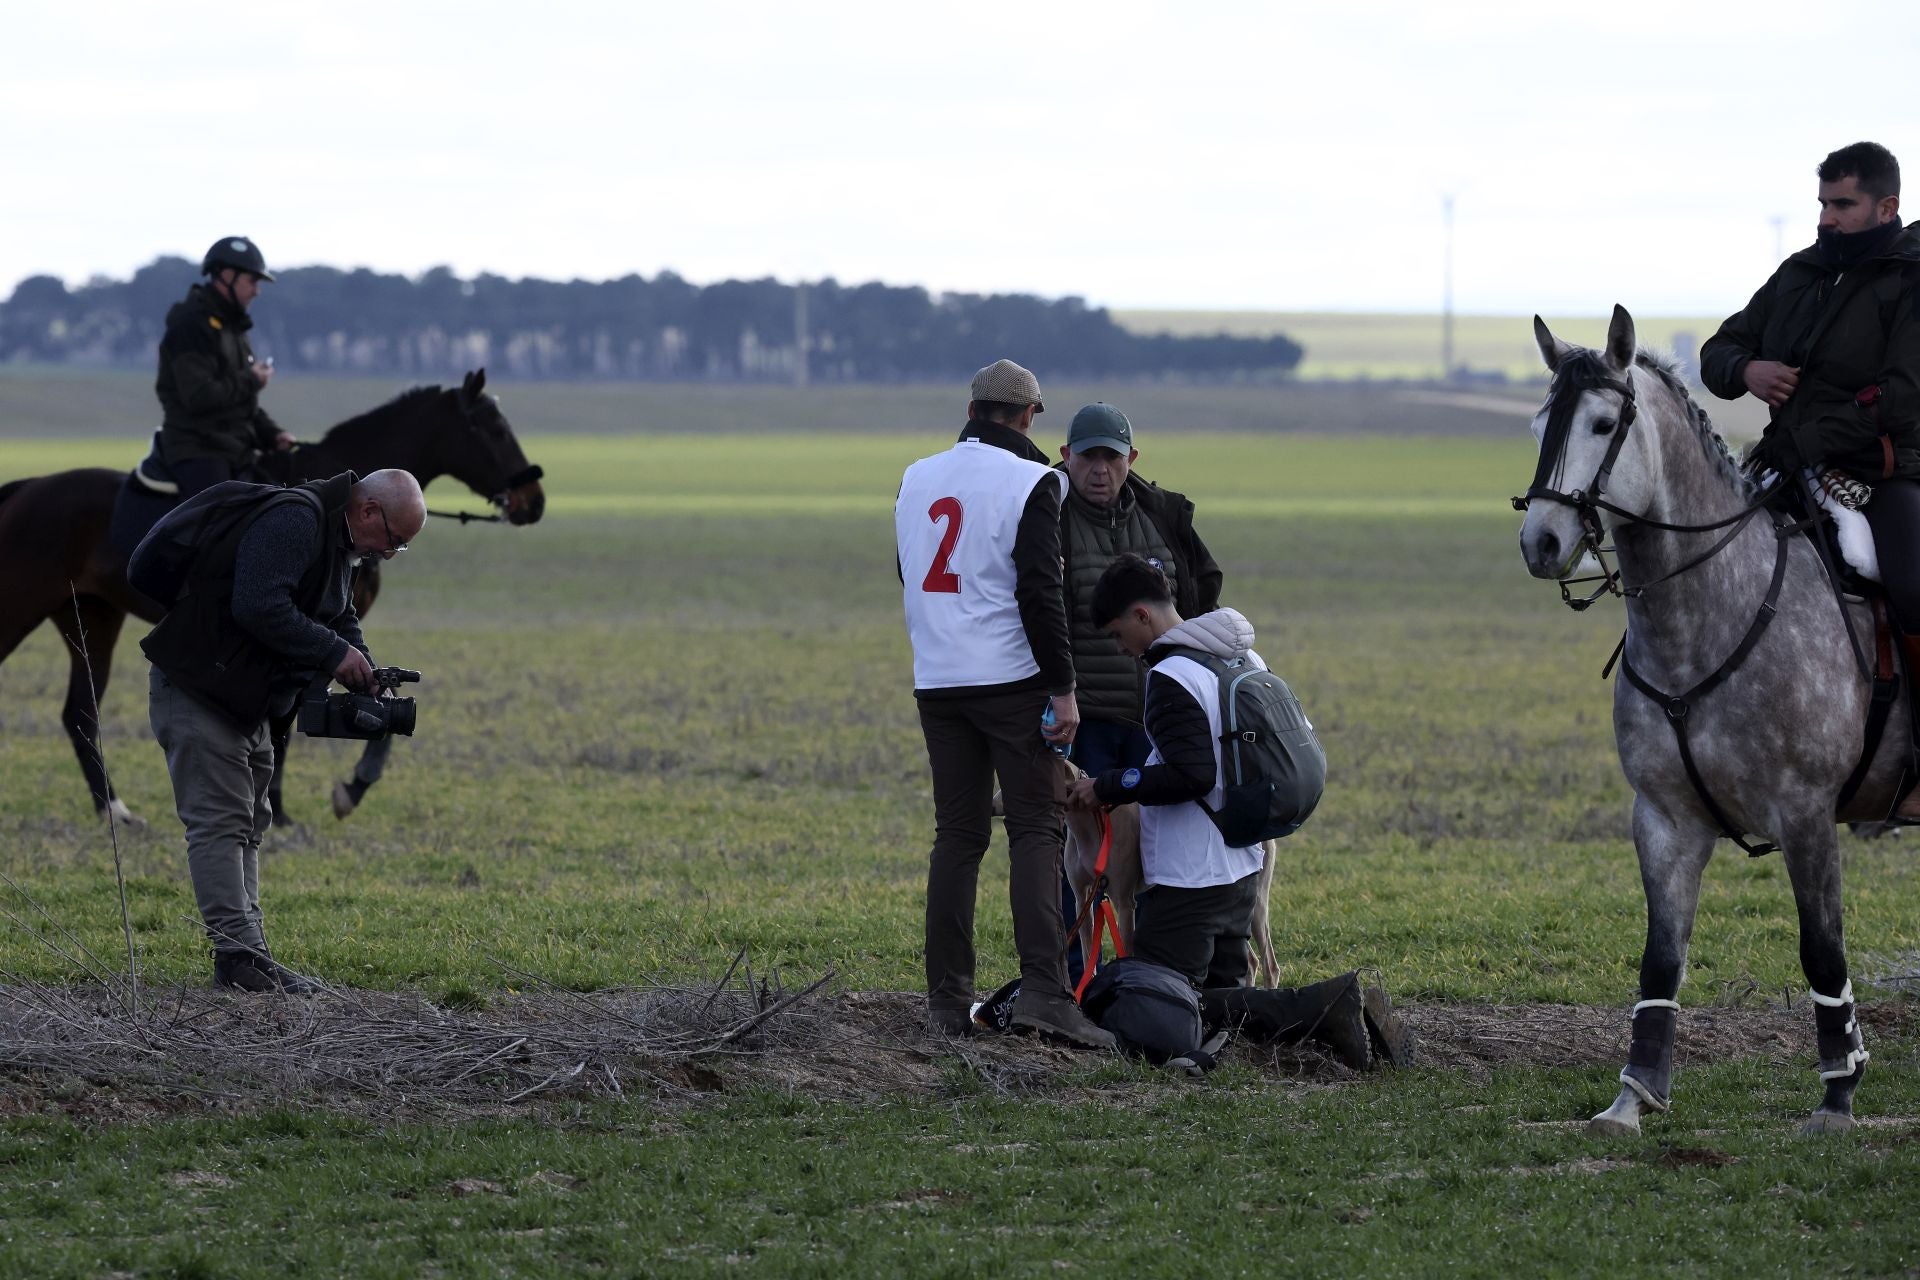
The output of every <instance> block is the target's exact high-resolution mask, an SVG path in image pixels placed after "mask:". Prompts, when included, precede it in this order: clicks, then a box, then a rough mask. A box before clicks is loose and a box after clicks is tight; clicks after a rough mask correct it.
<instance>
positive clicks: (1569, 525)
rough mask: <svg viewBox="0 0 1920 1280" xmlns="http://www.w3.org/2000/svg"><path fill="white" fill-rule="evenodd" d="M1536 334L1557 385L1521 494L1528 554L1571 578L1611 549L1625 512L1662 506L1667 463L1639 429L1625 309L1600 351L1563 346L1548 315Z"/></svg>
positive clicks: (1617, 312) (1531, 566)
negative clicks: (1587, 560)
mask: <svg viewBox="0 0 1920 1280" xmlns="http://www.w3.org/2000/svg"><path fill="white" fill-rule="evenodd" d="M1533 336H1534V340H1535V341H1536V342H1538V343H1539V344H1540V357H1541V359H1543V360H1545V361H1546V364H1547V368H1548V370H1549V371H1551V372H1552V374H1553V383H1552V386H1551V387H1550V388H1549V389H1548V391H1547V399H1546V403H1544V404H1543V405H1541V407H1540V412H1539V413H1537V414H1535V415H1534V418H1533V437H1534V439H1535V441H1537V442H1538V444H1539V446H1540V457H1539V462H1538V464H1537V465H1536V467H1535V469H1534V473H1533V484H1532V486H1531V487H1530V488H1528V490H1527V493H1526V496H1525V497H1522V498H1515V499H1514V504H1515V506H1517V507H1519V508H1520V509H1522V510H1524V511H1525V512H1526V513H1527V518H1526V521H1525V523H1523V524H1522V525H1521V526H1520V551H1521V554H1522V555H1523V556H1524V557H1525V559H1526V562H1527V571H1528V572H1529V573H1531V574H1533V576H1534V577H1536V578H1558V579H1565V578H1567V577H1568V576H1569V575H1571V574H1572V573H1573V571H1574V568H1575V566H1577V565H1578V564H1579V562H1580V560H1581V557H1582V556H1583V555H1584V554H1585V553H1586V552H1587V551H1588V550H1591V549H1595V548H1598V547H1600V546H1603V545H1605V543H1606V542H1607V540H1608V539H1609V537H1610V536H1611V533H1612V530H1613V528H1614V526H1615V524H1616V523H1618V521H1619V519H1620V518H1621V512H1622V511H1623V510H1624V511H1626V512H1629V513H1633V512H1647V511H1650V510H1652V509H1654V507H1655V506H1656V504H1657V502H1658V497H1659V495H1658V492H1657V489H1658V480H1659V470H1660V468H1659V459H1658V454H1657V451H1656V449H1655V447H1654V445H1653V443H1651V441H1650V439H1649V437H1650V435H1651V433H1650V432H1648V431H1645V430H1642V431H1633V430H1632V427H1633V423H1634V420H1635V418H1636V417H1637V416H1638V412H1639V405H1638V397H1637V396H1636V394H1635V391H1634V334H1633V317H1632V316H1630V315H1628V314H1627V310H1626V308H1625V307H1620V306H1616V307H1614V309H1613V322H1612V324H1611V325H1609V326H1608V329H1607V343H1606V346H1605V348H1603V349H1602V350H1600V351H1589V350H1587V349H1586V348H1584V347H1576V346H1573V345H1571V344H1570V343H1566V342H1562V341H1561V340H1560V339H1559V338H1556V337H1555V336H1554V335H1553V332H1552V331H1551V330H1550V329H1548V328H1547V325H1546V322H1545V321H1544V320H1542V319H1541V318H1540V317H1539V316H1535V317H1534V318H1533Z"/></svg>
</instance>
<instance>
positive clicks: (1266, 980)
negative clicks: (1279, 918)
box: [1253, 840, 1280, 987]
mask: <svg viewBox="0 0 1920 1280" xmlns="http://www.w3.org/2000/svg"><path fill="white" fill-rule="evenodd" d="M1278 860H1279V850H1278V849H1277V848H1275V847H1274V842H1273V841H1271V840H1269V841H1267V842H1266V843H1265V844H1264V845H1263V846H1262V847H1261V858H1260V887H1259V888H1258V889H1257V890H1256V891H1255V893H1254V895H1253V946H1254V958H1255V960H1256V961H1257V964H1256V965H1255V968H1254V974H1253V985H1255V986H1256V987H1277V986H1279V985H1280V958H1279V957H1278V956H1277V955H1275V954H1274V951H1273V927H1272V924H1271V922H1270V921H1269V920H1268V918H1267V895H1268V894H1270V893H1271V892H1272V891H1273V864H1274V863H1275V862H1277V861H1278Z"/></svg>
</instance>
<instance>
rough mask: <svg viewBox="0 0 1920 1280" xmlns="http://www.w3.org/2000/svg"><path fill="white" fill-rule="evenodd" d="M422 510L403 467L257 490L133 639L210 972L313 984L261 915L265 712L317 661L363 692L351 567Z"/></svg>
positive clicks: (405, 533) (401, 536)
mask: <svg viewBox="0 0 1920 1280" xmlns="http://www.w3.org/2000/svg"><path fill="white" fill-rule="evenodd" d="M223 487H225V486H223ZM233 487H234V488H241V486H233ZM209 496H212V495H209ZM426 517H427V512H426V503H425V500H424V499H423V498H422V497H421V494H420V485H419V482H418V481H416V480H415V479H414V478H413V477H412V476H411V475H409V474H408V473H407V472H405V471H392V470H389V471H376V472H374V473H373V474H372V475H370V476H368V477H367V478H366V479H364V480H356V479H355V477H354V475H353V473H352V472H350V471H349V472H344V473H342V474H340V475H337V476H335V477H334V478H333V479H331V480H319V481H314V482H313V483H311V484H304V485H300V486H299V487H297V488H292V489H274V490H263V491H262V494H261V496H260V498H259V500H258V502H257V504H256V505H254V506H252V507H251V508H249V509H248V510H247V512H246V513H245V515H244V517H243V518H241V519H239V520H238V521H236V522H234V523H232V524H231V525H230V526H228V527H227V528H225V529H224V530H222V531H221V532H219V533H218V535H217V536H215V537H213V539H212V541H211V542H210V543H208V544H207V545H204V546H200V547H198V548H196V550H195V554H194V556H193V559H192V563H191V566H190V567H189V568H188V569H187V571H186V578H185V587H184V590H183V591H182V592H181V593H179V596H178V599H177V600H176V601H175V603H174V604H173V606H172V607H171V608H170V609H169V610H168V611H167V614H166V616H165V617H163V618H161V620H160V623H159V625H158V626H156V627H154V629H153V630H152V631H151V632H150V633H148V635H147V637H146V638H145V639H144V640H142V641H141V642H140V647H141V649H142V650H143V651H145V653H146V655H147V658H148V659H149V660H150V661H151V662H152V664H153V670H152V672H151V674H150V677H149V683H148V690H149V694H148V697H149V701H148V716H149V719H150V721H151V723H152V725H153V735H154V737H155V738H157V739H158V740H159V742H160V747H161V749H162V750H163V751H165V752H166V754H167V773H168V775H169V776H170V777H171V778H172V779H173V799H174V806H175V808H176V810H177V811H178V812H179V815H180V822H181V824H182V825H183V826H185V827H186V833H187V867H188V870H189V871H190V872H191V874H192V877H193V894H194V898H195V899H196V901H197V902H198V904H199V907H200V917H201V919H202V920H204V921H205V922H206V926H207V936H208V938H209V939H211V940H212V942H213V981H214V985H215V986H223V987H237V988H239V989H241V990H244V991H286V992H290V993H295V994H304V993H307V992H310V991H312V990H313V989H314V985H315V984H314V983H313V982H312V981H311V980H310V979H307V978H304V977H302V976H301V975H299V974H297V973H294V972H293V971H292V970H290V969H287V968H285V967H284V966H282V965H280V964H278V963H276V962H275V961H274V959H273V956H272V953H271V952H269V951H268V949H267V940H266V936H265V935H264V934H263V933H262V932H261V928H260V840H261V837H262V836H264V835H265V834H266V831H267V827H268V825H269V824H270V822H271V820H272V816H273V812H272V808H271V806H270V805H269V804H268V801H267V786H268V784H269V783H270V782H271V781H272V780H273V746H272V743H271V742H269V740H268V734H267V717H268V716H269V715H270V714H273V713H285V712H286V711H287V710H288V709H289V708H291V707H292V705H293V700H294V698H295V697H296V696H298V695H299V693H300V692H301V690H302V689H303V688H304V687H305V686H306V685H307V684H308V683H309V682H310V681H311V680H312V678H313V676H314V675H315V674H316V673H320V672H330V673H331V674H332V675H333V677H334V678H335V679H337V680H338V681H339V682H340V683H341V684H343V685H345V686H347V687H348V688H349V689H357V690H362V691H365V692H372V691H373V687H374V679H373V662H372V659H371V657H370V655H369V654H368V652H367V643H366V640H365V639H364V638H363V637H362V636H361V634H360V619H359V617H358V615H357V614H355V613H354V609H353V598H352V594H351V591H350V589H349V588H350V584H351V581H352V574H353V567H354V566H355V565H357V564H359V563H360V562H361V561H362V560H363V559H365V558H367V557H369V556H379V557H381V558H383V559H392V558H393V557H394V556H395V555H397V554H399V553H400V552H402V551H405V550H406V549H407V543H408V542H409V541H410V540H412V539H413V538H415V537H417V536H418V535H419V533H420V528H421V526H422V525H424V524H425V523H426ZM146 550H147V544H145V543H143V544H142V546H141V551H142V552H145V551H146ZM141 560H142V556H141V555H140V554H138V553H136V556H135V561H134V563H133V564H132V565H131V566H130V570H129V576H130V577H131V578H133V580H134V585H135V586H136V587H140V586H141V571H142V568H143V566H142V563H141Z"/></svg>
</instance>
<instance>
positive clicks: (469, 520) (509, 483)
mask: <svg viewBox="0 0 1920 1280" xmlns="http://www.w3.org/2000/svg"><path fill="white" fill-rule="evenodd" d="M455 394H456V395H459V394H460V393H458V392H456V393H455ZM477 403H478V400H477V399H474V400H469V399H467V398H466V397H465V396H464V395H462V396H461V405H460V413H461V416H462V417H463V418H465V419H466V422H467V426H468V427H469V428H471V429H472V430H474V431H475V432H478V431H479V424H477V423H475V422H474V420H473V410H474V407H475V405H476V404H477ZM546 474H547V473H546V471H545V470H544V469H543V468H541V467H539V466H537V465H529V466H526V467H523V468H521V469H520V470H518V471H516V472H514V473H513V474H512V475H510V476H508V477H507V478H506V479H505V480H503V481H501V482H500V489H499V491H498V492H496V493H492V494H489V495H488V496H487V501H488V502H490V503H492V504H493V505H494V506H495V507H497V508H500V509H503V510H504V509H505V507H506V505H507V498H508V497H509V496H510V495H511V494H512V493H513V491H514V490H515V489H518V488H520V487H522V486H523V485H529V484H534V483H536V482H538V481H540V480H543V479H545V478H546ZM427 514H428V515H430V516H439V517H440V518H441V519H444V520H458V521H459V522H460V523H461V524H463V525H465V524H474V523H476V522H477V523H480V524H501V523H503V522H504V521H505V520H506V516H504V515H501V514H500V513H499V511H496V512H495V513H494V514H493V515H490V516H482V515H475V514H474V513H473V512H471V511H435V510H433V509H432V508H428V509H427Z"/></svg>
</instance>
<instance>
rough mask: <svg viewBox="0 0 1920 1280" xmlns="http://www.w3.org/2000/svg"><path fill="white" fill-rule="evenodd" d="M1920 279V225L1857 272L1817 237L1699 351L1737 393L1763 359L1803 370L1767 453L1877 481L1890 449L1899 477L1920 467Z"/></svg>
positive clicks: (1723, 388) (1763, 447)
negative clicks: (1836, 260) (1835, 260)
mask: <svg viewBox="0 0 1920 1280" xmlns="http://www.w3.org/2000/svg"><path fill="white" fill-rule="evenodd" d="M1860 234H1865V233H1860ZM1917 281H1920V225H1916V226H1911V227H1907V228H1905V229H1904V230H1903V231H1901V232H1900V233H1899V234H1898V235H1897V236H1896V237H1895V238H1894V239H1893V240H1892V242H1891V243H1890V244H1889V245H1888V246H1887V247H1886V248H1885V249H1883V250H1881V251H1880V252H1879V253H1878V254H1876V255H1874V256H1872V257H1869V258H1868V259H1867V260H1866V261H1865V262H1863V263H1861V264H1860V265H1858V266H1857V267H1855V268H1854V269H1853V270H1852V271H1850V272H1845V273H1842V272H1840V271H1839V270H1838V269H1837V268H1836V267H1835V266H1834V265H1832V261H1831V259H1830V257H1829V256H1828V255H1827V254H1826V253H1825V252H1824V251H1823V250H1822V249H1821V248H1820V247H1819V246H1818V245H1816V246H1814V247H1812V248H1808V249H1803V250H1801V251H1800V252H1799V253H1796V254H1794V255H1793V256H1792V257H1790V258H1788V259H1787V260H1786V261H1785V262H1783V263H1781V264H1780V267H1779V269H1778V270H1777V271H1775V272H1774V273H1773V276H1772V278H1771V279H1769V280H1768V281H1767V282H1766V283H1765V284H1764V285H1761V286H1760V290H1759V292H1758V293H1755V294H1754V295H1753V299H1752V301H1750V302H1748V303H1747V305H1746V309H1745V310H1743V311H1740V312H1738V313H1737V314H1734V315H1731V316H1728V317H1727V319H1726V321H1725V323H1723V324H1722V325H1721V326H1720V329H1719V332H1717V333H1715V334H1714V335H1713V337H1711V338H1709V339H1708V340H1707V343H1706V345H1705V346H1704V347H1702V348H1701V350H1700V378H1701V381H1702V382H1704V383H1705V384H1706V386H1707V388H1708V390H1710V391H1712V392H1713V393H1714V394H1715V395H1717V396H1720V397H1722V398H1723V399H1727V400H1737V399H1739V398H1740V397H1741V396H1743V395H1745V394H1747V386H1746V383H1745V382H1744V381H1742V374H1743V373H1744V372H1745V370H1746V367H1747V364H1748V362H1749V361H1752V360H1778V361H1780V362H1781V363H1783V364H1788V365H1792V366H1794V367H1796V368H1798V369H1799V370H1800V382H1799V386H1798V387H1797V388H1796V389H1795V391H1794V393H1793V396H1792V397H1791V398H1790V399H1789V400H1788V401H1787V402H1786V404H1784V405H1782V406H1780V407H1779V408H1777V409H1775V410H1773V413H1772V421H1771V422H1769V423H1768V424H1767V429H1766V433H1765V434H1764V435H1763V436H1762V437H1761V440H1760V443H1759V445H1758V446H1757V447H1756V448H1755V450H1754V458H1755V460H1756V461H1758V462H1761V463H1764V464H1766V465H1767V466H1770V467H1774V468H1777V469H1778V468H1787V467H1792V466H1794V465H1796V464H1805V465H1809V466H1811V465H1819V464H1831V465H1833V466H1836V467H1840V468H1842V469H1844V470H1846V471H1849V472H1852V473H1854V474H1856V475H1858V476H1860V477H1861V478H1862V479H1866V480H1872V479H1875V478H1881V477H1885V476H1887V475H1888V474H1889V468H1888V462H1889V460H1891V463H1892V467H1891V474H1892V475H1893V476H1896V477H1899V478H1901V479H1916V478H1920V315H1916V314H1915V308H1916V305H1920V288H1917V287H1916V282H1917ZM1868 388H1877V391H1869V390H1868ZM1863 392H1865V394H1864V395H1863V394H1862V393H1863ZM1875 397H1877V402H1874V401H1875ZM1882 436H1885V437H1886V444H1885V445H1883V444H1882V443H1881V437H1882ZM1889 451H1890V458H1889Z"/></svg>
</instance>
